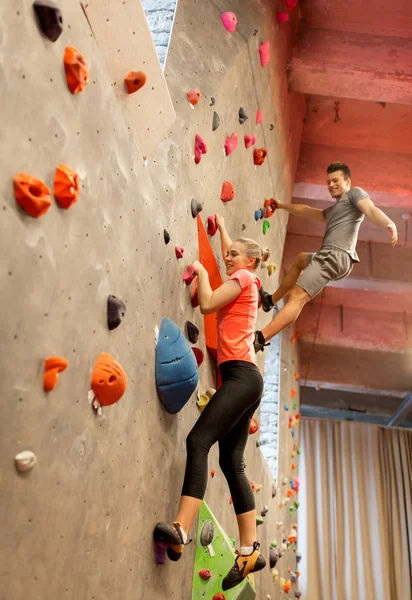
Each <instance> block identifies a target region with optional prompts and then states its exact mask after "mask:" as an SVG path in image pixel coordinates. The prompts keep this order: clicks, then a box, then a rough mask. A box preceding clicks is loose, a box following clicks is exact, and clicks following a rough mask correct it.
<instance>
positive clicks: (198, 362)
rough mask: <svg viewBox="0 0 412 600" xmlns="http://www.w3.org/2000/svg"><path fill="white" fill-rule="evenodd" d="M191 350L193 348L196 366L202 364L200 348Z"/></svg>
mask: <svg viewBox="0 0 412 600" xmlns="http://www.w3.org/2000/svg"><path fill="white" fill-rule="evenodd" d="M192 350H193V354H194V355H195V357H196V362H197V366H198V367H200V365H201V364H202V362H203V361H204V359H205V355H204V352H203V350H201V349H200V348H192Z"/></svg>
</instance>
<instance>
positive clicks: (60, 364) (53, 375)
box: [43, 356, 69, 392]
mask: <svg viewBox="0 0 412 600" xmlns="http://www.w3.org/2000/svg"><path fill="white" fill-rule="evenodd" d="M68 366H69V363H68V361H67V360H66V359H65V358H63V357H62V356H49V358H46V360H45V361H44V377H43V387H44V389H45V391H46V392H51V391H52V390H54V388H55V387H56V384H57V380H58V378H59V373H61V372H62V371H64V370H65V369H67V367H68Z"/></svg>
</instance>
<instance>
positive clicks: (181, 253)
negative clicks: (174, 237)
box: [175, 246, 185, 258]
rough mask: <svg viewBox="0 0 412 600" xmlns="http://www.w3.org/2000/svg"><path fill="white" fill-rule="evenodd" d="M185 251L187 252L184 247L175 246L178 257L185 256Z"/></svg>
mask: <svg viewBox="0 0 412 600" xmlns="http://www.w3.org/2000/svg"><path fill="white" fill-rule="evenodd" d="M184 253H185V251H184V248H182V247H181V246H175V254H176V258H183V254H184Z"/></svg>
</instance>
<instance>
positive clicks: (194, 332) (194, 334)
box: [186, 321, 199, 344]
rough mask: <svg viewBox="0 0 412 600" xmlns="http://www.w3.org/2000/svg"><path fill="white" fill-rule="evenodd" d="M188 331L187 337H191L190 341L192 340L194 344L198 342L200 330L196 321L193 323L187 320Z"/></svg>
mask: <svg viewBox="0 0 412 600" xmlns="http://www.w3.org/2000/svg"><path fill="white" fill-rule="evenodd" d="M186 331H187V337H188V338H189V342H191V343H192V344H196V343H197V340H198V339H199V330H198V328H197V327H196V325H194V323H191V321H186Z"/></svg>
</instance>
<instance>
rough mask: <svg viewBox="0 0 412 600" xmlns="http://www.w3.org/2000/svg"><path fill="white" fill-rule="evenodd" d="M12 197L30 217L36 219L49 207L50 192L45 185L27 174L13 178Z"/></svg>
mask: <svg viewBox="0 0 412 600" xmlns="http://www.w3.org/2000/svg"><path fill="white" fill-rule="evenodd" d="M13 182H14V197H15V198H16V202H17V204H19V205H20V206H21V207H22V208H23V209H24V210H25V211H26V213H28V214H29V215H30V216H31V217H34V218H35V219H38V218H39V217H41V216H42V215H44V214H45V213H46V212H47V211H48V210H49V208H50V206H51V192H50V189H49V188H48V187H47V185H46V184H45V183H43V182H42V181H41V180H40V179H36V178H35V177H32V176H31V175H27V173H18V174H17V175H16V176H15V177H14V178H13Z"/></svg>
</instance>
